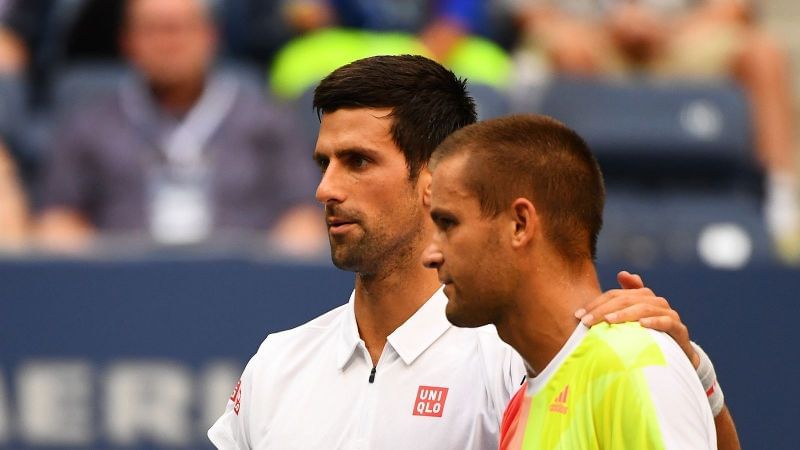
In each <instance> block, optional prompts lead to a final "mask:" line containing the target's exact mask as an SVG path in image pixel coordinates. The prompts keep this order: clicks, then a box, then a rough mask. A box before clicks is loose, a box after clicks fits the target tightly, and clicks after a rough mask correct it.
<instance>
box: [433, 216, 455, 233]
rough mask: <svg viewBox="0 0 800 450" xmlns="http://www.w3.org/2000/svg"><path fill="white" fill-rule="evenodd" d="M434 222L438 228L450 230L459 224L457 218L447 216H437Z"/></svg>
mask: <svg viewBox="0 0 800 450" xmlns="http://www.w3.org/2000/svg"><path fill="white" fill-rule="evenodd" d="M433 222H434V223H435V224H436V228H438V229H439V230H441V231H448V230H450V229H452V228H453V227H455V226H456V225H458V222H456V220H455V219H453V218H451V217H447V216H436V217H435V218H434V219H433Z"/></svg>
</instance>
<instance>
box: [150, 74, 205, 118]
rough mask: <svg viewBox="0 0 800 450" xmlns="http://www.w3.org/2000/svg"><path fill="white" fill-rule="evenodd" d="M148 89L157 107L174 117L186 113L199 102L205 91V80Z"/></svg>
mask: <svg viewBox="0 0 800 450" xmlns="http://www.w3.org/2000/svg"><path fill="white" fill-rule="evenodd" d="M150 88H151V89H152V91H153V95H154V96H155V98H156V101H157V102H158V104H159V106H161V108H163V109H164V110H166V111H168V112H169V113H171V114H174V115H176V116H181V115H183V114H185V113H187V112H188V111H189V110H191V109H192V107H194V105H195V104H196V103H197V102H198V100H200V97H201V96H202V95H203V91H204V90H205V78H202V77H201V78H198V79H196V80H192V81H187V82H184V83H180V84H178V83H176V84H173V85H155V84H151V85H150Z"/></svg>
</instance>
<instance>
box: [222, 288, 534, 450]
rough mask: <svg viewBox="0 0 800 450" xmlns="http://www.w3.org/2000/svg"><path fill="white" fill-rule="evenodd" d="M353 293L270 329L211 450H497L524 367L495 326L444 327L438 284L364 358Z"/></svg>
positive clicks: (228, 410)
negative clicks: (310, 316) (379, 350)
mask: <svg viewBox="0 0 800 450" xmlns="http://www.w3.org/2000/svg"><path fill="white" fill-rule="evenodd" d="M353 299H354V295H351V296H350V302H349V303H347V304H346V305H343V306H340V307H339V308H336V309H334V310H332V311H330V312H328V313H326V314H324V315H322V316H320V317H318V318H316V319H314V320H312V321H311V322H308V323H306V324H304V325H301V326H299V327H297V328H294V329H292V330H288V331H284V332H281V333H275V334H271V335H269V336H267V338H266V339H265V340H264V342H263V343H262V344H261V347H260V348H259V350H258V352H257V353H256V354H255V356H253V358H252V359H251V360H250V362H249V363H248V364H247V366H246V367H245V369H244V373H243V374H242V379H241V381H240V382H239V384H238V385H237V387H236V389H235V391H234V394H233V395H232V396H231V398H230V399H229V401H228V405H227V408H226V410H225V413H224V414H223V415H222V417H220V418H219V419H218V420H217V422H216V423H215V424H214V426H212V427H211V429H210V430H209V431H208V436H209V438H210V439H211V441H212V442H213V443H214V445H216V446H217V447H218V448H220V449H225V450H228V449H278V450H290V449H303V450H310V449H326V450H327V449H348V450H349V449H352V450H355V449H380V450H386V449H403V450H408V449H413V450H424V449H436V450H441V449H458V450H462V449H465V450H466V449H496V448H497V445H498V434H499V426H500V421H501V418H502V414H503V411H504V409H505V407H506V404H507V403H508V401H509V400H510V398H511V397H512V395H513V394H514V393H515V392H516V391H517V390H518V389H519V387H520V383H521V382H522V380H523V376H524V374H525V366H524V364H523V362H522V359H521V358H520V357H519V355H518V354H517V353H516V352H515V351H514V350H513V349H512V348H511V347H510V346H508V345H507V344H505V343H504V342H502V341H501V340H500V339H499V337H498V336H497V332H496V330H495V329H494V327H492V326H487V327H482V328H477V329H468V328H457V327H454V326H452V325H451V324H450V323H449V322H448V321H447V318H446V317H445V313H444V309H445V305H446V303H447V298H446V297H445V295H444V293H443V292H442V290H441V289H439V290H438V291H437V292H436V293H435V294H434V295H433V296H432V297H431V298H430V299H429V300H428V301H427V302H426V303H425V304H424V305H423V306H422V307H420V309H419V310H418V311H417V312H416V313H414V315H413V316H411V318H409V319H408V320H407V321H406V322H405V323H404V324H403V325H401V326H400V327H399V328H397V330H395V331H394V332H393V333H392V334H391V335H389V337H388V339H387V343H386V346H385V347H384V350H383V354H382V355H381V357H380V360H379V361H378V364H377V366H376V367H375V374H374V376H371V374H372V369H373V367H372V361H371V359H370V356H369V353H368V352H367V348H366V346H365V345H364V341H362V340H361V338H360V337H359V334H358V328H357V327H356V320H355V313H354V310H353Z"/></svg>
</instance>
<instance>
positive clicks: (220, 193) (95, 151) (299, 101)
mask: <svg viewBox="0 0 800 450" xmlns="http://www.w3.org/2000/svg"><path fill="white" fill-rule="evenodd" d="M758 18H759V11H758V4H757V3H754V2H751V1H748V0H630V1H629V0H438V1H437V0H427V1H425V0H219V1H213V0H128V1H124V0H0V247H3V248H5V249H11V250H15V249H26V248H31V247H34V248H47V249H55V250H74V249H81V248H84V247H86V246H87V245H91V244H92V243H93V242H96V241H97V238H98V237H107V236H124V237H131V236H134V237H141V238H143V239H149V240H152V241H154V242H157V243H160V244H191V243H196V242H202V241H205V240H208V239H209V238H211V237H219V236H233V235H237V234H241V233H246V234H249V235H255V236H260V237H261V238H263V240H264V242H265V243H267V244H269V245H275V246H278V247H279V248H281V249H282V250H284V251H288V252H292V253H294V254H298V255H309V254H315V253H318V252H320V251H321V250H324V249H325V247H326V242H327V240H326V236H325V229H324V226H323V225H324V224H323V221H322V216H321V214H320V213H319V211H320V208H319V207H318V206H317V205H316V204H315V201H314V189H315V186H316V182H317V180H318V174H317V169H316V168H315V167H314V166H313V163H312V161H311V157H310V156H311V151H312V148H313V142H314V139H315V136H312V135H311V134H313V130H309V128H308V127H305V126H303V120H300V119H298V115H297V109H298V107H299V108H301V109H304V112H306V113H308V112H310V102H308V101H307V100H308V94H309V90H310V89H313V87H314V86H315V84H316V82H317V81H319V80H320V79H321V78H322V77H323V76H325V75H326V74H327V73H329V72H330V71H332V70H333V69H335V68H336V67H339V66H340V65H343V64H345V63H347V62H350V61H352V60H355V59H358V58H361V57H366V56H370V55H373V54H398V53H420V54H424V55H427V56H429V57H432V58H434V59H436V60H438V61H440V62H442V63H443V64H445V65H447V66H448V67H450V68H452V69H453V70H454V71H455V72H456V73H457V74H459V75H461V76H463V77H466V78H468V79H469V80H470V81H471V82H473V83H474V84H475V85H478V86H487V87H489V88H491V89H494V90H496V91H498V92H503V93H505V95H507V96H513V95H514V94H513V92H514V90H515V89H523V88H525V87H526V86H530V85H535V84H537V83H541V82H542V80H543V79H545V78H547V77H552V76H554V75H570V76H579V77H597V78H612V79H626V78H641V77H651V78H654V79H662V78H666V79H671V78H680V79H715V78H719V79H733V80H735V81H736V82H737V83H738V84H739V85H740V86H741V88H742V89H743V91H744V92H745V93H746V97H747V99H748V101H749V103H750V108H751V112H752V113H751V116H752V128H753V130H754V141H755V142H754V143H753V151H754V156H755V160H756V161H757V164H758V165H759V168H760V169H761V170H762V171H763V173H764V211H765V213H764V220H765V222H766V223H767V226H768V228H769V230H770V231H771V233H772V235H773V237H774V238H775V240H776V241H780V240H786V241H792V240H793V239H794V240H798V236H799V235H800V201H798V197H799V195H798V182H797V161H796V158H797V152H798V150H800V145H798V142H797V139H796V137H795V135H794V124H795V116H794V114H795V111H794V108H795V105H794V104H793V99H794V98H795V97H793V93H792V86H791V75H790V73H791V71H790V68H789V66H790V64H789V60H788V58H787V55H786V53H785V51H784V50H783V49H782V48H781V45H779V44H778V43H777V41H776V40H775V39H774V37H772V36H770V35H769V34H768V33H766V32H765V31H764V29H763V27H761V26H760V24H759V21H758ZM479 100H480V99H479ZM798 242H800V240H798Z"/></svg>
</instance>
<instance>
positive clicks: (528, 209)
mask: <svg viewBox="0 0 800 450" xmlns="http://www.w3.org/2000/svg"><path fill="white" fill-rule="evenodd" d="M511 219H512V220H511V247H513V248H515V249H517V248H523V247H525V246H526V245H528V244H529V243H530V242H531V241H532V240H533V238H534V236H535V235H536V233H537V231H538V228H539V216H538V215H537V214H536V208H535V207H534V206H533V203H531V201H530V200H528V199H526V198H518V199H516V200H514V202H513V203H511Z"/></svg>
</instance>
